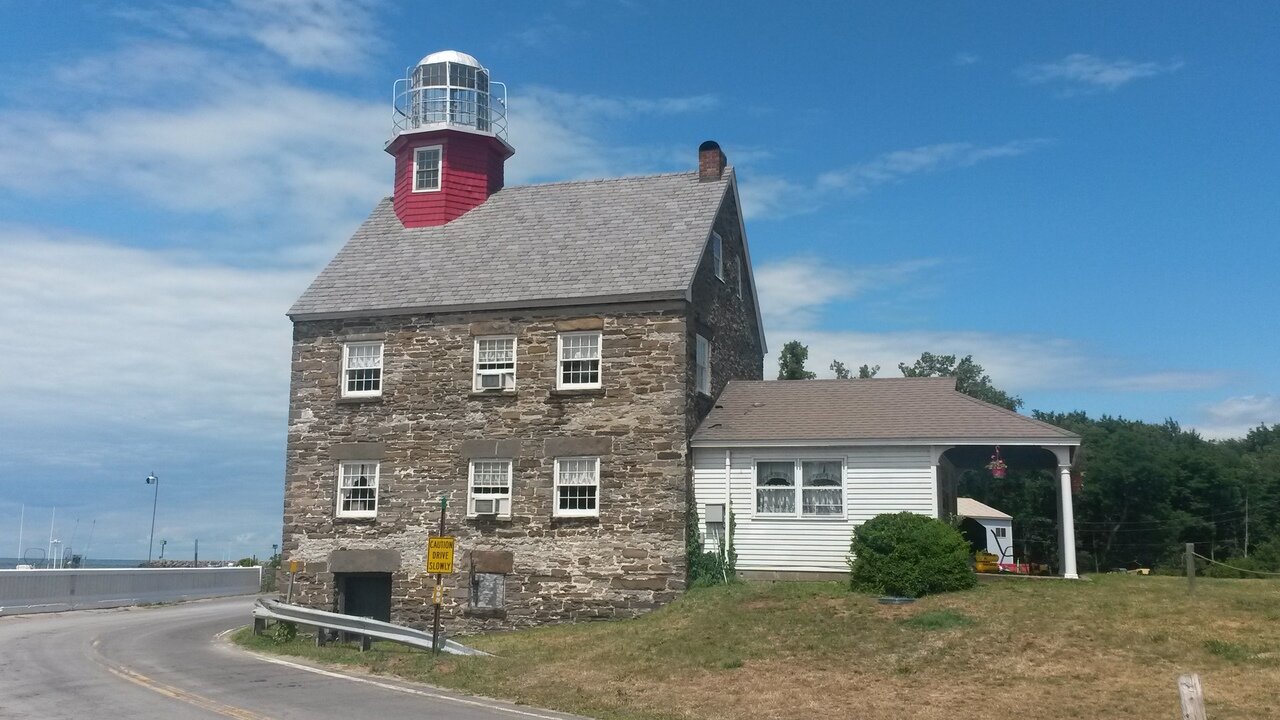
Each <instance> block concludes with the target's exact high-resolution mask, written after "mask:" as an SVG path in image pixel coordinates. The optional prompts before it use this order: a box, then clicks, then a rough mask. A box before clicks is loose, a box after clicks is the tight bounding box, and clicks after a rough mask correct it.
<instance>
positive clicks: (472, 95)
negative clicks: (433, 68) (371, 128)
mask: <svg viewBox="0 0 1280 720" xmlns="http://www.w3.org/2000/svg"><path fill="white" fill-rule="evenodd" d="M408 83H409V80H408V79H401V80H397V81H396V83H395V87H394V88H393V90H392V93H393V108H394V110H393V112H392V126H393V135H398V134H400V133H403V132H412V131H415V130H426V129H430V128H441V127H462V128H467V129H471V130H479V131H480V132H486V133H493V134H494V135H496V136H498V137H500V138H503V139H506V136H507V87H506V85H503V84H502V83H499V82H494V83H489V84H488V85H489V87H493V88H500V89H501V91H502V94H501V96H499V95H498V94H496V93H489V92H482V91H480V90H471V89H466V88H456V87H413V88H409V89H403V88H405V87H406V86H407V85H408Z"/></svg>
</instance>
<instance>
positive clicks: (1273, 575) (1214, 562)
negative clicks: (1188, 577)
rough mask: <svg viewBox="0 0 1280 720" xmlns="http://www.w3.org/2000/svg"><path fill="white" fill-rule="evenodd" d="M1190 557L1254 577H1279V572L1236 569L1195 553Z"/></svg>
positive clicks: (1233, 566)
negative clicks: (1252, 574) (1250, 574)
mask: <svg viewBox="0 0 1280 720" xmlns="http://www.w3.org/2000/svg"><path fill="white" fill-rule="evenodd" d="M1191 555H1192V556H1193V557H1198V558H1200V559H1201V560H1204V561H1205V562H1209V563H1213V564H1214V565H1221V566H1222V567H1225V568H1231V569H1232V570H1235V571H1236V572H1243V573H1254V574H1255V575H1268V576H1272V577H1280V572H1268V571H1266V570H1250V569H1248V568H1242V567H1236V566H1235V565H1228V564H1227V563H1224V562H1221V561H1219V560H1214V559H1213V558H1207V557H1205V556H1203V555H1201V554H1200V553H1197V552H1193V553H1191Z"/></svg>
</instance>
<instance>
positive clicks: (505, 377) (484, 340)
mask: <svg viewBox="0 0 1280 720" xmlns="http://www.w3.org/2000/svg"><path fill="white" fill-rule="evenodd" d="M475 348H476V350H475V384H474V385H473V388H474V389H475V390H514V389H515V388H516V339H515V338H513V337H480V338H476V343H475Z"/></svg>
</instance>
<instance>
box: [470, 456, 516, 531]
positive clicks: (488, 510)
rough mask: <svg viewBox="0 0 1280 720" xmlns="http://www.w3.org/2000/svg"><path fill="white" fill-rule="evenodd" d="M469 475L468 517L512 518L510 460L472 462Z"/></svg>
mask: <svg viewBox="0 0 1280 720" xmlns="http://www.w3.org/2000/svg"><path fill="white" fill-rule="evenodd" d="M467 474H468V479H467V489H468V496H467V517H476V516H478V515H496V516H498V517H503V518H509V517H511V461H510V460H472V461H471V466H470V469H469V470H468V473H467Z"/></svg>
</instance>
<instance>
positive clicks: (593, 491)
mask: <svg viewBox="0 0 1280 720" xmlns="http://www.w3.org/2000/svg"><path fill="white" fill-rule="evenodd" d="M555 473H556V477H555V493H556V497H555V512H554V514H555V515H556V516H557V517H596V516H598V515H599V514H600V458H598V457H574V458H556V470H555Z"/></svg>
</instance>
